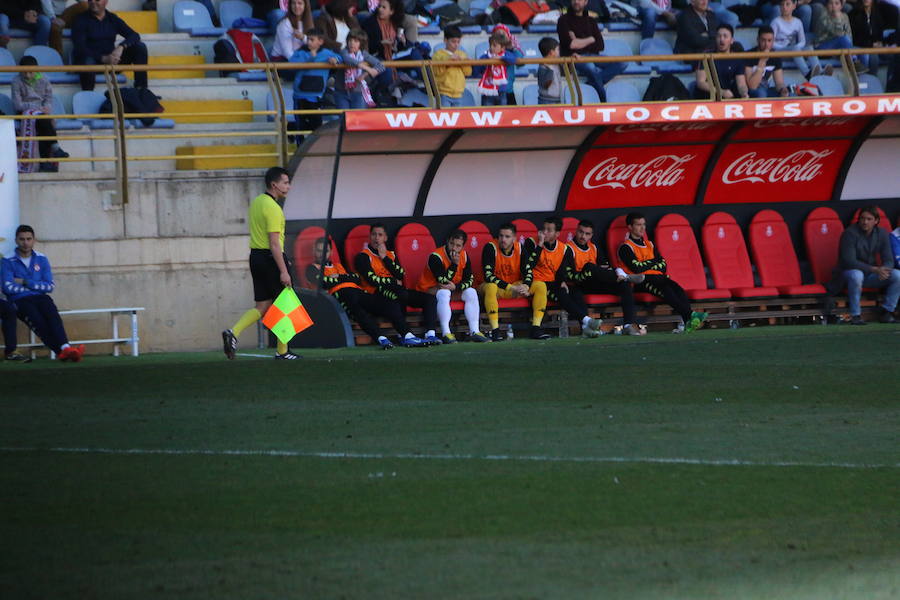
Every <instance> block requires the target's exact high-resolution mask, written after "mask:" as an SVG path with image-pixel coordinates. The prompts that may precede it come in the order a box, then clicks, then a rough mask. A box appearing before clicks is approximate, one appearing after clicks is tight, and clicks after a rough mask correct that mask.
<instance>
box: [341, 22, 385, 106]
mask: <svg viewBox="0 0 900 600" xmlns="http://www.w3.org/2000/svg"><path fill="white" fill-rule="evenodd" d="M365 48H368V37H367V36H366V32H365V31H363V30H362V29H352V30H350V33H348V34H347V47H346V48H344V49H343V50H341V60H342V61H343V63H344V64H346V65H349V67H350V68H348V69H347V70H345V71H344V72H343V74H342V75H343V77H341V74H338V76H337V77H335V78H334V103H335V106H336V107H337V108H344V109H347V108H352V109H354V110H358V109H362V108H371V107H373V106H375V99H374V98H373V97H372V91H371V90H370V89H369V84H370V83H371V82H373V81H374V80H375V79H376V78H377V77H378V75H379V74H381V73H383V72H384V65H382V64H381V61H380V60H378V59H377V58H375V57H374V56H372V55H371V54H369V52H368V51H367V50H365Z"/></svg>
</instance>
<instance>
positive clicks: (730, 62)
mask: <svg viewBox="0 0 900 600" xmlns="http://www.w3.org/2000/svg"><path fill="white" fill-rule="evenodd" d="M743 50H744V49H743V48H742V47H741V45H740V42H735V41H734V29H732V27H731V25H728V24H722V25H719V26H718V28H717V29H716V52H721V53H724V54H735V55H737V54H738V53H739V52H743ZM746 64H747V61H746V59H742V58H740V57H739V56H735V57H734V58H720V59H716V61H715V65H716V73H717V74H718V76H719V85H720V86H721V88H722V98H723V99H730V98H748V97H749V92H748V90H747V79H746V77H745V76H744V67H745V66H746ZM694 77H696V81H697V98H699V99H703V98H708V97H709V94H710V91H711V89H712V83H711V82H710V81H709V79H708V78H707V77H706V70H705V69H703V68H701V67H700V66H698V67H697V69H696V70H695V71H694Z"/></svg>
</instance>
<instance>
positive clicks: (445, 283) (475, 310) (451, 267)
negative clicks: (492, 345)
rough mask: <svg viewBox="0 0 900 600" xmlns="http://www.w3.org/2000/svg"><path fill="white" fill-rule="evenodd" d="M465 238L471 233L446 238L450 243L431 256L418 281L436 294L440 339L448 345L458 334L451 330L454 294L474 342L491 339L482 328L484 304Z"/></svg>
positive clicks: (455, 233)
mask: <svg viewBox="0 0 900 600" xmlns="http://www.w3.org/2000/svg"><path fill="white" fill-rule="evenodd" d="M466 239H468V236H467V235H466V232H465V231H462V230H460V229H455V230H454V231H452V232H451V233H450V235H449V236H448V237H447V243H446V244H445V245H443V246H441V247H440V248H438V249H437V250H435V251H434V252H432V253H431V256H429V257H428V264H427V265H426V266H425V269H424V270H423V271H422V275H421V276H419V282H418V283H417V284H416V289H417V290H418V291H419V292H422V293H426V294H434V296H435V299H436V301H437V316H438V321H439V322H440V324H441V341H443V342H444V343H445V344H453V343H455V342H456V336H455V335H454V334H453V332H452V331H450V319H451V317H452V316H453V311H452V310H451V309H450V299H451V298H454V297H455V298H459V299H460V300H462V302H463V312H464V313H465V315H466V322H467V323H468V325H469V339H470V340H471V341H473V342H487V341H490V340H488V338H487V337H486V336H485V335H484V334H483V333H481V331H480V327H479V318H480V317H481V307H479V305H478V292H476V291H475V288H474V287H472V284H473V283H474V281H475V276H474V274H473V273H472V265H471V263H470V262H469V258H468V255H466V251H465V249H464V247H465V245H466Z"/></svg>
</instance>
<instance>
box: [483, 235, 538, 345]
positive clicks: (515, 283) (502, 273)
mask: <svg viewBox="0 0 900 600" xmlns="http://www.w3.org/2000/svg"><path fill="white" fill-rule="evenodd" d="M530 259H531V255H529V254H528V253H526V252H525V250H524V249H523V248H522V244H520V243H519V241H518V240H516V226H515V225H513V224H512V223H504V224H503V225H501V226H500V229H498V230H497V240H496V241H491V242H489V243H488V244H486V245H485V246H484V249H483V250H482V251H481V265H482V268H483V269H484V283H483V284H481V292H482V294H484V310H485V312H486V313H487V317H488V322H489V323H490V325H491V341H492V342H502V341H503V340H505V339H506V335H505V334H504V333H503V332H502V331H500V314H499V313H500V303H499V301H498V298H503V299H509V298H531V331H530V334H529V337H530V338H531V339H533V340H546V339H548V338H549V337H550V336H549V335H548V334H547V333H546V332H545V331H544V330H542V329H541V321H543V320H544V312H545V311H546V310H547V284H546V283H545V282H543V281H534V277H533V275H532V272H531V268H532V264H531V260H530Z"/></svg>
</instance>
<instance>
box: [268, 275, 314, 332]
mask: <svg viewBox="0 0 900 600" xmlns="http://www.w3.org/2000/svg"><path fill="white" fill-rule="evenodd" d="M262 322H263V325H265V326H266V327H268V328H269V329H270V330H271V331H272V333H274V334H275V337H277V338H278V339H279V340H280V341H281V343H283V344H287V343H288V342H289V341H291V339H293V337H294V336H295V335H297V334H298V333H300V332H301V331H303V330H304V329H306V328H307V327H309V326H311V325H312V324H313V320H312V319H311V318H309V313H308V312H306V309H305V308H303V304H301V303H300V298H298V297H297V293H296V292H295V291H294V289H293V288H289V287H286V288H284V291H283V292H281V293H280V294H278V297H277V298H275V302H274V304H272V306H271V307H269V310H267V311H266V314H265V316H264V317H263V320H262Z"/></svg>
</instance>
